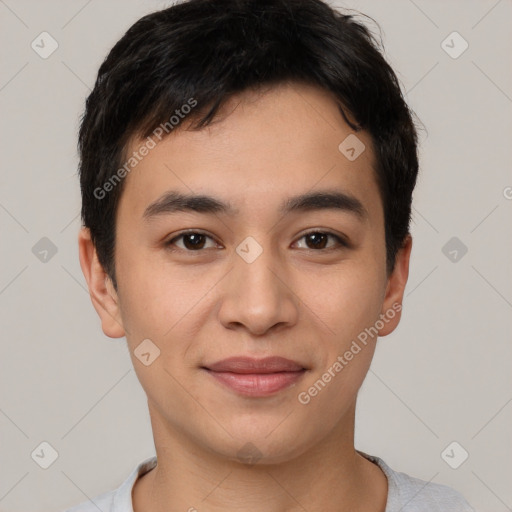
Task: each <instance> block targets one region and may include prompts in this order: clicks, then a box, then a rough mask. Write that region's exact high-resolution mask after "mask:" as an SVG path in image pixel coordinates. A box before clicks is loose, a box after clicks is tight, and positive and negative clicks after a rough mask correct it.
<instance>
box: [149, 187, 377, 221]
mask: <svg viewBox="0 0 512 512" xmlns="http://www.w3.org/2000/svg"><path fill="white" fill-rule="evenodd" d="M313 210H341V211H343V212H347V213H350V214H353V215H354V216H355V217H356V218H357V219H359V220H361V221H362V220H365V219H367V218H368V211H367V210H366V208H365V207H364V206H363V203H362V202H361V201H360V200H359V199H357V198H356V197H355V196H353V195H351V194H348V193H346V192H339V191H332V190H327V191H317V192H308V193H305V194H300V195H298V196H293V197H289V198H287V199H286V200H285V201H284V202H283V203H282V204H281V207H280V208H279V213H280V214H281V215H285V214H287V213H291V212H303V211H313ZM176 212H196V213H203V214H225V215H228V216H235V215H237V214H238V213H239V210H238V209H237V208H235V207H234V206H233V205H232V204H230V203H228V202H224V201H222V200H221V199H217V198H215V197H212V196H208V195H194V194H183V193H181V192H176V191H168V192H166V193H165V194H163V195H162V196H161V197H160V198H159V199H157V200H156V201H154V202H153V203H151V204H150V205H149V206H148V207H147V208H146V209H145V210H144V213H143V215H142V217H143V219H144V220H150V219H152V218H155V217H158V216H161V215H168V214H172V213H176Z"/></svg>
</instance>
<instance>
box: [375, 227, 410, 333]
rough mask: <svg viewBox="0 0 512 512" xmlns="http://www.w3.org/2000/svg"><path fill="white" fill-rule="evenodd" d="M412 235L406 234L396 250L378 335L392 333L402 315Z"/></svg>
mask: <svg viewBox="0 0 512 512" xmlns="http://www.w3.org/2000/svg"><path fill="white" fill-rule="evenodd" d="M411 249H412V236H411V235H410V234H408V235H407V237H406V239H405V242H404V245H403V246H402V248H401V249H400V250H399V251H398V252H397V254H396V259H395V268H394V269H393V272H392V273H391V275H390V276H389V278H388V284H387V286H386V293H385V296H384V302H383V303H382V310H381V317H380V318H382V319H383V320H384V321H383V322H382V323H384V327H383V328H382V329H379V336H387V335H388V334H390V333H392V332H393V331H394V330H395V329H396V328H397V326H398V324H399V323H400V318H401V316H402V300H403V297H404V290H405V285H406V284H407V278H408V277H409V259H410V257H411Z"/></svg>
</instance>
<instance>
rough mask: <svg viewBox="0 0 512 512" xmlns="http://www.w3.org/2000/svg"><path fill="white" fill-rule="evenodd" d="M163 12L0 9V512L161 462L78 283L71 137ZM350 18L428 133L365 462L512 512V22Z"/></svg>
mask: <svg viewBox="0 0 512 512" xmlns="http://www.w3.org/2000/svg"><path fill="white" fill-rule="evenodd" d="M166 5H169V3H168V2H163V1H145V2H143V1H141V0H139V1H137V0H123V1H121V0H116V1H111V0H109V1H103V2H100V1H99V0H89V1H83V0H81V1H69V0H66V1H64V0H48V1H44V2H38V1H35V0H32V1H29V0H0V34H1V44H0V55H1V62H2V66H1V71H0V110H1V114H0V115H1V125H0V130H1V132H0V144H1V148H0V150H1V151H0V156H1V158H0V162H1V167H2V171H1V174H0V223H1V245H0V251H1V265H0V321H1V331H2V336H1V357H0V439H1V443H0V510H1V511H13V512H14V511H26V510H32V511H34V512H38V511H56V510H60V509H63V508H65V507H68V506H70V505H72V504H75V503H78V502H80V501H83V500H85V499H87V498H88V497H89V498H91V497H95V496H97V495H98V494H99V493H101V492H104V491H107V490H110V489H113V488H115V487H117V486H118V485H119V484H120V483H121V481H122V480H124V479H125V478H126V476H127V475H128V473H129V472H130V471H131V470H132V469H133V467H134V466H135V464H136V463H138V462H139V461H141V460H142V459H143V458H145V457H148V456H151V455H152V454H153V453H154V446H153V441H152V434H151V427H150V422H149V416H148V413H147V406H146V402H145V395H144V392H143V391H142V389H141V387H140V385H139V383H138V381H137V379H136V376H135V373H134V371H133V369H132V366H131V361H130V358H129V354H128V352H127V348H126V346H125V345H126V342H125V340H124V339H121V340H111V339H109V338H107V337H105V336H104V335H103V333H102V331H101V328H100V323H99V319H98V318H97V316H96V313H95V311H94V310H93V307H92V305H91V303H90V300H89V296H88V293H87V291H86V287H85V281H84V279H83V276H82V273H81V270H80V266H79V261H78V252H77V241H76V237H77V233H78V229H79V226H80V221H79V208H80V196H79V187H78V179H77V176H76V167H77V156H76V130H77V127H78V119H79V116H80V114H81V112H82V109H83V102H84V99H85V97H86V95H87V94H88V92H89V90H90V88H91V87H92V85H93V83H94V78H95V74H96V72H97V69H98V67H99V65H100V63H101V61H102V60H103V58H104V57H105V55H106V53H107V51H108V50H109V49H110V47H111V46H112V45H113V44H114V43H115V42H116V41H117V39H118V38H119V37H120V36H121V35H122V34H123V33H124V31H125V30H126V29H127V28H128V27H129V26H130V25H131V24H132V23H133V22H134V21H136V20H137V19H138V18H139V17H140V16H142V15H143V14H146V13H148V12H150V11H153V10H156V9H159V8H162V7H164V6H166ZM336 5H339V6H345V7H347V8H351V9H356V10H361V11H362V12H364V13H366V14H368V15H370V16H372V17H373V18H374V19H375V20H376V21H377V22H378V23H379V24H380V26H381V27H382V29H383V40H384V45H385V49H386V55H387V58H388V59H389V61H390V63H391V64H392V65H393V66H394V68H395V69H396V70H397V73H398V75H399V77H400V80H401V82H402V85H403V90H404V92H405V93H406V97H407V100H408V102H409V104H410V105H411V107H412V108H413V109H414V110H415V111H416V113H417V114H418V116H419V118H420V119H421V120H422V122H423V123H424V125H425V127H426V131H422V132H420V139H421V155H420V156H421V174H420V177H419V182H418V187H417V189H416V191H415V196H414V201H415V206H414V221H413V225H412V232H413V236H414V245H413V253H412V260H411V272H410V277H409V283H408V285H407V288H406V297H405V302H404V316H403V319H402V322H401V324H400V326H399V328H398V330H397V331H396V332H395V333H393V334H392V335H391V336H388V337H386V338H382V339H381V340H380V342H379V346H378V349H377V353H376V356H375V360H374V363H373V366H372V370H371V371H370V373H369V375H368V377H367V380H366V382H365V383H364V385H363V388H362V391H361V393H360V402H359V410H358V415H357V425H356V430H357V432H356V446H357V447H358V448H359V449H361V450H364V451H366V452H368V453H371V454H375V455H379V456H381V457H382V458H384V460H386V461H387V462H388V464H389V465H391V467H393V468H395V469H398V470H400V471H404V472H407V473H410V474H412V475H414V476H417V477H419V478H422V479H425V480H432V481H433V482H439V483H445V484H448V485H451V486H453V487H455V488H456V489H458V490H459V491H461V492H462V493H463V494H464V495H465V496H466V497H467V499H468V500H469V501H470V502H471V503H472V504H473V506H475V508H477V509H478V510H480V511H489V512H491V511H492V512H502V511H505V510H512V508H511V507H512V488H511V486H510V482H511V476H512V475H511V473H512V472H511V458H512V436H510V431H511V424H512V404H511V401H512V389H511V385H510V384H511V377H510V374H511V371H510V370H511V364H510V361H512V357H511V356H512V344H511V343H510V341H511V339H510V333H511V329H510V328H511V320H512V315H511V309H512V286H511V282H512V268H511V265H510V261H511V253H512V250H511V249H512V247H511V245H512V244H511V241H510V233H511V232H512V230H511V227H512V215H511V212H512V200H511V198H512V188H511V187H512V174H511V171H510V169H511V160H512V158H511V152H510V145H511V140H512V139H511V132H512V130H511V126H512V116H511V112H512V98H511V97H512V72H511V67H510V53H511V47H512V45H511V43H512V36H511V32H512V31H511V20H512V2H511V1H510V0H501V1H496V0H492V1H491V0H489V1H487V0H480V1H475V0H473V1H470V0H457V1H455V0H453V1H440V0H437V1H430V2H427V1H424V0H423V1H420V0H415V1H414V2H413V1H407V0H394V1H388V2H382V1H377V0H371V1H370V0H366V1H347V2H343V3H337V4H336ZM43 31H47V32H49V33H50V34H51V36H52V37H53V38H54V39H55V40H56V41H57V42H58V45H59V46H58V49H57V50H56V51H55V52H54V53H53V54H52V55H51V56H49V57H48V58H47V59H43V58H41V57H40V56H39V55H38V54H37V53H36V52H35V51H34V50H33V49H32V48H31V42H32V41H33V40H36V42H37V41H38V40H39V41H40V39H37V38H38V36H39V34H40V33H41V32H43ZM453 31H457V32H458V33H459V34H460V35H461V36H462V37H463V38H464V40H466V41H467V43H468V44H469V47H468V49H467V50H466V51H465V52H464V53H462V54H461V55H460V56H458V58H452V57H451V56H449V55H448V54H447V53H446V51H445V50H444V49H443V46H442V42H443V41H444V40H445V39H446V38H447V36H448V35H449V34H451V33H452V32H453ZM446 44H448V45H449V46H452V49H451V51H452V52H459V51H460V49H461V48H462V46H461V44H462V42H461V40H459V39H453V37H452V38H451V39H450V38H449V39H448V40H447V43H445V45H446ZM48 47H49V45H48V41H47V43H45V48H48ZM507 187H508V188H507ZM43 237H47V238H48V239H50V240H51V242H52V243H53V244H54V246H55V247H56V249H57V252H56V254H54V255H52V253H51V251H50V252H49V253H48V254H47V255H46V261H41V258H43V259H44V256H43V255H42V253H41V252H38V250H39V251H40V250H41V248H40V246H36V244H37V243H38V242H39V241H40V239H41V238H43ZM452 237H457V239H458V240H456V241H455V242H452V243H455V245H454V246H453V247H452V246H450V245H449V246H448V248H445V249H444V252H443V247H445V244H447V243H448V241H449V240H450V239H451V238H452ZM44 243H48V242H40V244H44ZM462 244H463V245H464V246H465V247H466V248H467V253H466V254H465V255H463V256H462V250H461V248H463V246H462ZM34 246H36V249H35V250H34V251H33V247H34ZM453 249H455V250H456V251H457V255H456V261H452V260H451V259H453V258H454V257H455V253H453V252H452V254H451V255H450V253H449V252H450V251H453ZM34 252H35V253H36V254H34ZM445 253H446V254H447V255H445ZM450 258H451V259H450ZM43 441H46V442H48V443H49V444H50V445H51V446H53V448H54V449H55V450H56V451H57V452H58V458H57V459H56V460H55V462H54V463H53V464H52V465H51V466H50V467H49V468H48V469H42V468H41V467H40V466H39V465H38V464H36V462H35V461H34V460H33V458H32V457H31V454H32V453H33V452H34V450H36V452H37V450H39V451H40V448H39V447H40V443H41V442H43ZM453 441H456V442H457V443H459V445H460V446H461V447H462V448H460V447H459V445H457V446H456V447H455V449H454V450H453V451H451V448H450V449H449V450H448V454H449V455H450V457H449V461H450V462H451V463H452V465H453V464H455V463H457V462H460V460H461V456H462V454H463V452H462V449H464V450H466V451H467V452H468V453H469V458H468V459H467V460H466V461H465V462H464V463H463V464H462V465H460V467H458V469H452V468H451V467H450V466H449V465H448V464H447V463H446V462H445V460H444V459H443V457H442V456H441V454H442V452H443V451H444V450H445V448H446V447H447V446H448V445H449V444H450V443H452V442H453ZM46 453H48V450H47V451H46ZM34 458H36V459H37V457H34ZM445 459H446V456H445Z"/></svg>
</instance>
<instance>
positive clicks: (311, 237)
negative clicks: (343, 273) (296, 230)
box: [300, 231, 348, 250]
mask: <svg viewBox="0 0 512 512" xmlns="http://www.w3.org/2000/svg"><path fill="white" fill-rule="evenodd" d="M302 239H304V240H306V249H313V250H322V249H335V248H336V247H338V248H339V247H340V246H341V247H348V245H347V243H346V242H345V241H344V240H343V239H342V238H341V237H339V236H338V235H335V234H333V233H328V232H324V231H311V232H309V233H306V234H305V235H303V236H302V238H301V239H300V240H302ZM329 239H332V240H334V241H335V244H334V245H331V246H327V244H328V241H329Z"/></svg>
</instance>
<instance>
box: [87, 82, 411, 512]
mask: <svg viewBox="0 0 512 512" xmlns="http://www.w3.org/2000/svg"><path fill="white" fill-rule="evenodd" d="M350 133H353V131H352V130H351V129H350V127H349V126H348V125H347V124H346V123H345V122H344V120H343V118H342V117H341V115H340V114H339V111H338V109H337V106H336V103H335V100H334V98H333V97H332V96H331V95H330V94H328V93H327V92H325V91H323V90H320V89H318V88H315V87H311V86H305V85H298V84H293V85H292V84H287V85H280V86H275V87H273V88H270V89H267V90H265V91H263V90H261V91H259V92H257V91H250V92H249V91H246V92H244V93H243V94H241V95H238V96H236V97H233V98H231V100H230V101H229V102H228V103H227V105H226V106H225V108H224V109H223V111H222V116H220V117H219V119H218V120H217V122H215V123H214V124H212V125H210V126H208V127H206V128H204V129H202V130H200V131H187V130H185V129H180V130H178V131H176V132H173V133H172V134H171V135H170V136H169V137H167V138H165V139H163V141H162V142H160V143H159V144H158V145H157V146H156V147H155V148H154V149H152V150H151V151H150V152H149V154H148V155H147V156H146V157H145V158H144V159H143V160H142V161H141V162H140V163H139V164H138V165H137V166H136V167H135V168H134V169H133V170H132V172H131V173H130V174H129V175H128V176H127V178H126V180H127V182H126V183H125V189H124V191H123V194H122V196H121V200H120V204H119V209H118V212H117V219H116V222H117V233H116V255H115V265H116V277H117V280H118V290H117V292H116V291H115V290H114V288H113V286H112V283H111V281H110V279H109V278H108V276H107V275H106V274H105V272H104V271H103V269H102V267H101V265H100V264H99V262H98V259H97V255H96V252H95V248H94V245H93V244H92V242H91V240H90V236H89V232H88V230H87V229H86V228H83V229H82V231H81V232H80V235H79V252H80V263H81V267H82V270H83V273H84V276H85V278H86V281H87V283H88V286H89V290H90V295H91V299H92V302H93V305H94V307H95V308H96V311H97V313H98V315H99V316H100V319H101V322H102V329H103V331H104V333H105V334H106V335H107V336H109V337H112V338H118V337H122V336H126V338H127V342H128V346H129V349H130V354H131V357H132V361H133V365H134V368H135V371H136V373H137V377H138V379H139V381H140V383H141V385H142V386H143V388H144V390H145V392H146V394H147V399H148V407H149V412H150V416H151V422H152V428H153V435H154V441H155V447H156V452H157V457H158V465H157V467H156V468H155V469H153V470H152V471H150V472H149V473H147V474H146V475H144V476H143V477H142V478H140V479H139V480H138V481H137V482H136V484H135V486H134V489H133V494H132V496H133V503H134V510H135V512H143V511H144V512H148V511H160V510H162V511H163V510H166V511H187V510H194V509H193V508H192V507H195V509H197V510H198V511H199V512H203V511H205V512H214V511H215V512H216V511H224V512H225V511H228V510H233V511H234V510H236V511H241V510H243V511H247V512H263V511H265V512H295V511H304V510H307V511H309V512H316V511H325V510H337V511H340V512H345V511H351V512H358V511H366V512H368V511H375V512H383V511H384V509H385V503H386V497H387V480H386V477H385V475H384V474H383V473H382V471H381V470H380V469H379V468H378V466H376V465H375V464H373V463H371V462H369V461H368V460H367V459H365V458H364V457H362V456H361V455H360V454H358V453H357V452H356V450H355V448H354V415H355V404H356V398H357V393H358V390H359V388H360V386H361V384H362V382H363V380H364V378H365V376H366V373H367V371H368V369H369V366H370V363H371V359H372V356H373V353H374V349H375V344H376V341H377V338H376V337H374V338H373V339H371V338H370V341H369V343H368V344H367V345H366V346H365V347H364V348H363V350H361V352H360V353H358V354H357V355H356V356H354V358H353V359H352V360H351V361H350V362H349V364H347V366H346V367H344V368H343V370H342V371H341V372H339V373H337V374H336V376H335V377H334V378H332V380H331V381H330V382H329V383H328V384H327V385H326V386H325V387H324V388H323V389H322V391H321V392H319V393H318V395H317V396H315V397H313V398H312V399H311V401H310V402H309V403H308V404H307V405H304V404H301V403H300V402H299V401H298V399H297V395H298V393H299V392H301V391H304V390H307V389H308V388H309V387H310V386H312V385H313V384H314V383H315V382H316V381H317V380H318V379H319V378H321V376H322V374H324V373H325V372H326V371H327V369H328V368H329V367H330V366H332V364H333V363H334V362H335V361H336V360H337V357H338V356H339V355H342V354H344V353H345V352H346V350H348V348H349V347H350V344H351V342H352V340H355V339H356V338H357V336H358V334H359V333H361V332H362V331H363V330H364V328H365V327H370V326H372V325H374V324H375V322H376V321H377V320H378V319H379V315H380V314H385V312H386V311H388V310H390V309H392V306H393V304H401V303H402V298H403V293H404V288H405V285H406V282H407V277H408V271H409V258H410V252H411V247H412V239H411V237H410V236H409V237H408V238H407V241H406V244H405V245H404V247H403V249H402V250H401V251H400V252H399V253H398V255H397V260H396V265H395V269H394V271H393V273H392V274H391V275H389V276H388V275H387V274H386V268H385V261H386V252H385V237H384V214H383V207H382V201H381V198H380V195H379V191H378V188H377V184H376V181H375V175H374V171H373V168H372V166H373V164H374V155H373V149H372V142H371V138H370V136H369V135H368V134H367V133H365V132H358V133H357V137H358V138H359V139H360V140H361V141H362V142H363V143H364V144H365V146H366V150H365V151H364V152H363V153H362V154H361V155H360V156H359V157H358V158H357V159H356V160H354V161H349V160H348V159H347V158H346V157H345V156H344V155H343V154H342V153H341V152H340V151H339V150H338V145H339V144H340V142H342V141H343V140H344V139H345V137H347V135H349V134H350ZM138 145H140V141H138V140H133V141H132V143H131V146H132V147H131V148H130V149H129V152H131V151H132V150H133V149H136V148H137V147H138ZM168 190H176V191H179V192H183V193H191V192H193V193H196V194H198V193H201V194H208V195H212V196H215V197H217V198H220V199H222V200H224V201H229V202H230V203H232V204H233V205H234V206H235V207H236V208H238V210H239V213H238V214H237V216H235V217H230V216H227V215H224V214H215V215H214V214H204V213H196V212H177V213H176V212H175V213H172V214H166V215H161V216H159V217H158V218H154V219H152V220H151V221H149V222H148V221H145V220H144V219H143V212H144V210H145V208H146V207H147V206H148V205H149V204H150V203H152V202H153V201H155V200H156V199H158V198H159V197H160V196H161V195H162V194H163V193H164V192H166V191H168ZM312 190H315V191H316V190H336V191H344V192H347V193H350V194H351V195H353V196H355V197H357V198H358V199H359V200H360V201H361V202H362V203H363V205H364V207H365V208H366V210H367V212H368V216H367V218H366V219H364V220H363V221H361V220H358V218H357V217H356V216H355V215H353V214H352V213H350V212H346V211H340V210H334V209H329V210H314V211H307V212H295V213H288V214H286V215H284V216H282V215H280V214H279V213H278V207H279V205H280V203H281V201H283V200H284V199H285V198H287V197H289V196H292V195H297V194H301V193H304V192H310V191H312ZM313 228H314V229H313ZM188 229H198V230H200V231H202V232H206V233H207V235H208V236H211V237H212V238H206V239H205V241H204V248H203V249H200V251H198V250H197V249H196V250H194V249H190V247H191V244H190V239H187V240H184V239H183V238H181V239H178V240H177V241H176V242H175V244H174V246H173V247H174V251H172V250H170V249H169V247H167V248H166V246H165V242H167V241H169V240H171V239H172V238H174V237H176V236H178V235H179V234H180V233H181V232H182V231H183V230H188ZM312 230H313V231H316V232H323V233H325V232H332V233H335V234H341V235H344V236H345V237H346V238H347V239H348V240H349V241H350V243H351V247H349V248H347V247H343V246H338V244H337V243H336V240H335V239H331V238H328V239H327V240H326V246H327V247H338V248H335V249H331V250H329V249H319V248H315V247H316V246H315V244H314V243H312V242H311V240H310V239H309V238H308V237H305V236H304V234H305V233H306V232H307V231H312ZM248 236H251V237H253V238H254V239H255V240H256V241H257V242H258V243H259V244H260V246H261V247H262V249H263V252H262V254H261V255H260V256H259V257H258V258H257V259H256V260H255V261H253V262H252V263H250V264H249V263H247V262H246V261H244V260H243V259H242V258H241V257H240V256H239V255H238V254H237V253H236V252H235V249H236V247H237V246H238V245H239V244H240V242H242V241H243V240H244V239H245V238H246V237H248ZM187 242H188V244H187V245H186V243H187ZM187 247H188V248H189V249H188V252H187ZM201 251H202V252H201ZM399 320H400V312H397V314H396V315H395V316H394V318H393V319H391V320H389V321H388V322H387V323H385V325H384V327H383V328H382V329H379V336H386V335H388V334H389V333H391V332H392V331H393V330H394V329H395V328H396V326H397V325H398V323H399ZM146 338H149V339H151V340H152V342H153V343H154V344H155V345H157V346H158V347H159V349H160V356H159V357H158V358H157V359H156V360H155V361H154V362H153V363H152V364H151V365H149V366H145V365H143V364H142V363H141V362H140V361H139V360H138V359H137V358H136V357H135V356H134V350H135V349H136V348H137V346H138V345H139V344H140V343H141V341H142V340H144V339H146ZM234 355H251V356H253V357H258V358H259V357H266V356H269V355H279V356H283V357H287V358H289V359H292V360H295V361H299V362H300V363H301V364H302V365H304V366H305V367H306V368H308V371H307V372H306V373H305V375H304V376H303V377H302V378H301V380H300V381H299V382H298V383H296V385H294V386H291V387H289V388H286V389H285V390H282V391H280V392H278V393H276V394H274V395H272V396H270V397H265V398H254V397H250V398H249V397H244V396H241V395H239V394H237V393H235V392H233V391H232V390H230V389H228V388H225V387H223V386H221V385H220V384H219V383H218V382H217V381H215V380H214V379H213V378H212V377H211V376H210V375H208V374H207V373H205V372H204V371H203V370H201V368H200V367H201V366H202V365H205V364H207V363H212V362H214V361H218V360H221V359H224V358H227V357H231V356H234ZM248 442H250V443H252V444H253V445H254V446H255V447H256V448H257V450H258V451H259V455H260V458H259V460H257V462H256V463H255V464H251V463H247V462H244V461H243V460H241V459H240V458H239V457H237V452H238V451H239V450H240V449H241V448H242V447H243V446H244V445H245V444H246V443H248Z"/></svg>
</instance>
